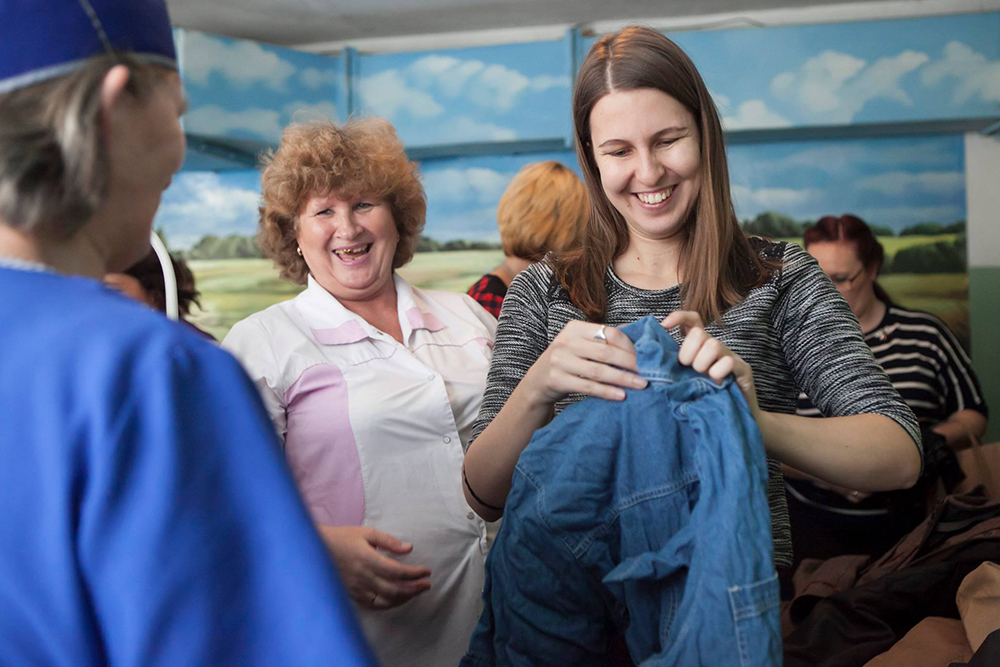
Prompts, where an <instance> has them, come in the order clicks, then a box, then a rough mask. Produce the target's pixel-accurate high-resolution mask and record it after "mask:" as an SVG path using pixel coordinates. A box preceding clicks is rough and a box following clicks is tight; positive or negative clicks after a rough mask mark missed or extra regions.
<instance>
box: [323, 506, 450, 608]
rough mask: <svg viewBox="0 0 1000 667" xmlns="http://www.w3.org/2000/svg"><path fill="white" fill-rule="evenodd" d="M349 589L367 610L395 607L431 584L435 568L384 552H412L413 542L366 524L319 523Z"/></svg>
mask: <svg viewBox="0 0 1000 667" xmlns="http://www.w3.org/2000/svg"><path fill="white" fill-rule="evenodd" d="M317 528H318V529H319V533H320V536H321V537H322V538H323V542H324V543H325V544H326V546H327V548H328V549H329V550H330V553H331V554H333V558H334V560H336V561H337V568H338V569H339V570H340V578H341V579H342V580H343V582H344V585H345V586H346V587H347V592H348V593H349V594H350V595H351V597H352V598H353V599H354V601H355V602H357V603H358V604H359V605H361V606H362V607H365V608H366V609H391V608H393V607H398V606H399V605H401V604H403V603H404V602H408V601H409V600H411V599H412V598H414V597H416V596H417V595H420V594H421V593H423V592H424V591H426V590H428V589H429V588H430V587H431V582H430V576H431V571H430V570H429V569H428V568H426V567H422V566H418V565H403V564H402V563H400V562H398V561H395V560H393V559H392V558H389V557H388V556H386V555H383V554H380V553H379V552H378V550H379V549H384V550H385V551H388V552H389V553H394V554H399V555H403V554H408V553H410V551H412V550H413V545H412V544H408V543H406V542H402V541H400V540H397V539H396V538H395V537H393V536H392V535H389V534H387V533H382V532H379V531H377V530H375V529H374V528H368V527H365V526H323V525H320V526H317Z"/></svg>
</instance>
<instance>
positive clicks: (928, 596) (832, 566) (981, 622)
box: [782, 490, 1000, 667]
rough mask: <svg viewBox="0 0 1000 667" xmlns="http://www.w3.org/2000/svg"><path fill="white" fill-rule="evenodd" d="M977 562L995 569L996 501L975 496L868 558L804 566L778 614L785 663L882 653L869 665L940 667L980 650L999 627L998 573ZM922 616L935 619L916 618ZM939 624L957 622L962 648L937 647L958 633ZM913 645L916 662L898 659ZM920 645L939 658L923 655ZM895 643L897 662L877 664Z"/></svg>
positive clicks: (843, 661) (998, 553) (855, 660)
mask: <svg viewBox="0 0 1000 667" xmlns="http://www.w3.org/2000/svg"><path fill="white" fill-rule="evenodd" d="M985 563H1000V501H990V500H988V499H987V497H986V495H985V494H984V493H982V491H981V490H977V491H974V492H972V493H968V494H965V495H960V496H948V497H947V498H945V499H944V500H943V501H941V502H940V503H939V504H938V505H937V507H935V509H934V510H933V511H932V512H931V513H930V515H929V516H928V517H927V519H926V520H925V521H924V522H923V523H922V524H920V525H919V526H918V527H917V528H916V529H914V530H913V531H912V532H911V533H910V534H909V535H907V536H906V537H904V538H903V539H902V540H901V541H900V542H899V543H897V544H896V546H895V547H893V548H892V549H890V550H889V551H888V552H887V553H886V554H885V555H884V556H882V557H881V558H879V559H878V560H875V561H874V562H872V561H871V559H870V558H869V557H867V556H839V557H836V558H831V559H829V560H826V561H804V562H803V564H802V566H801V567H800V568H799V570H798V571H797V572H796V573H795V577H794V584H795V593H796V594H795V597H794V599H793V600H792V601H791V602H790V603H786V606H785V609H784V614H783V618H782V621H783V626H784V629H785V664H786V666H787V667H806V666H807V665H808V666H809V667H814V666H819V667H854V666H857V667H863V666H864V665H866V664H868V663H869V662H870V661H873V660H875V659H877V658H879V656H882V658H883V662H873V663H872V664H873V665H877V667H890V666H895V665H906V666H907V667H917V666H920V665H928V666H930V665H934V666H935V667H946V666H947V665H948V664H949V662H954V661H964V660H969V659H971V658H972V655H973V653H974V652H975V651H976V650H977V649H979V650H982V649H987V650H989V648H990V646H987V644H990V645H992V642H985V643H984V639H985V637H986V635H988V634H989V633H990V632H991V631H993V630H996V629H998V628H1000V568H997V567H996V566H994V565H989V566H987V567H985V568H982V569H980V568H981V566H983V565H984V564H985ZM973 572H976V574H975V575H974V576H973V577H971V578H970V577H969V575H970V574H972V573H973ZM967 578H968V580H967ZM963 582H966V583H964V584H963ZM960 590H961V591H962V592H963V593H962V596H959V592H960ZM958 598H960V600H961V601H960V602H959V601H956V600H957V599H958ZM960 605H961V606H960ZM963 607H964V608H965V609H966V611H965V614H964V615H963V612H962V608H963ZM932 618H933V619H939V620H931V621H928V620H925V619H932ZM966 618H968V619H969V620H968V623H969V625H967V624H966V623H967V622H966V620H965V619H966ZM941 620H953V621H954V622H955V623H958V624H959V626H961V630H962V634H964V635H965V640H966V642H967V644H965V645H963V646H962V647H961V648H958V649H954V650H950V649H947V648H944V646H945V644H946V643H949V644H952V645H954V644H958V643H959V642H958V639H959V638H960V635H959V633H958V626H956V625H954V623H951V624H944V625H943V624H942V623H941ZM922 622H923V627H922V628H920V627H919V626H920V625H921V624H922ZM945 627H946V629H945ZM935 633H936V634H935ZM942 633H944V634H942ZM950 640H954V641H950ZM917 641H924V642H925V643H924V644H921V645H922V646H924V648H923V649H921V651H920V655H922V656H923V657H924V658H926V660H925V661H924V662H914V661H913V660H912V659H911V658H910V657H909V655H910V654H907V653H904V652H905V651H906V650H907V647H913V646H915V645H916V644H915V642H917ZM996 641H997V642H998V643H1000V638H998V639H997V640H996ZM926 642H930V643H932V644H934V645H936V646H938V647H939V648H940V649H941V654H940V655H941V656H943V657H941V658H939V657H938V656H932V655H931V654H930V653H929V652H928V649H927V648H926ZM897 643H898V644H900V645H899V647H898V654H899V655H902V656H903V658H902V661H895V662H886V660H893V657H892V655H890V653H891V650H892V649H894V648H895V647H896V645H897ZM978 644H981V645H982V646H979V645H978ZM883 654H886V655H883ZM970 664H974V663H970Z"/></svg>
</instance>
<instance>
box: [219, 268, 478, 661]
mask: <svg viewBox="0 0 1000 667" xmlns="http://www.w3.org/2000/svg"><path fill="white" fill-rule="evenodd" d="M393 279H394V281H395V286H396V295H397V304H398V313H399V324H400V328H401V329H402V333H403V341H404V343H403V344H400V343H398V342H397V341H396V340H394V339H393V338H392V336H390V335H388V334H386V333H384V332H382V331H379V330H377V329H375V327H373V326H371V325H370V324H368V322H366V321H365V320H364V319H362V318H361V317H358V316H357V315H355V314H353V313H351V312H350V311H349V310H347V309H346V308H344V307H343V306H342V305H341V304H340V303H339V302H338V301H337V299H336V298H334V297H333V296H332V295H331V294H330V293H329V292H327V291H326V290H325V289H323V288H322V287H321V286H320V285H319V284H318V283H316V282H315V281H314V280H313V279H312V277H310V278H309V282H308V286H307V288H306V290H305V291H304V292H302V293H301V294H300V295H298V296H297V297H295V298H294V299H291V300H289V301H286V302H284V303H279V304H277V305H274V306H271V307H270V308H267V309H266V310H263V311H261V312H259V313H256V314H254V315H251V316H250V317H248V318H246V319H245V320H243V321H241V322H239V323H237V324H236V325H235V326H234V327H233V328H232V330H231V331H230V332H229V335H228V336H226V338H225V340H224V341H223V343H222V345H223V347H225V348H226V349H228V350H229V351H231V352H232V353H233V354H234V355H236V357H237V358H239V359H240V361H241V362H242V363H243V365H244V367H245V368H246V370H247V372H248V373H249V374H250V377H251V378H252V379H253V380H254V382H255V383H256V384H257V387H258V389H259V390H260V393H261V395H262V397H263V399H264V404H265V405H266V406H267V409H268V412H269V413H270V415H271V419H272V420H273V421H274V424H275V427H276V428H277V430H278V433H279V434H280V436H281V438H282V440H283V441H284V450H285V455H286V457H287V458H288V461H289V464H290V466H291V470H292V474H293V475H294V477H295V481H296V483H297V484H298V487H299V489H300V491H301V492H302V495H303V498H304V499H305V503H306V505H307V507H308V508H309V511H310V512H311V513H312V516H313V519H314V520H315V521H316V522H317V523H320V524H325V525H330V526H358V525H364V526H371V527H373V528H376V529H378V530H380V531H383V532H386V533H389V534H390V535H393V536H395V537H397V538H399V539H401V540H403V541H405V542H412V543H413V551H412V552H411V553H410V554H408V555H406V556H402V557H399V560H400V561H401V562H404V563H410V564H415V565H424V566H427V567H429V568H430V569H431V588H430V590H429V591H427V592H426V593H423V594H422V595H419V596H417V597H416V598H414V599H413V600H411V601H409V602H408V603H406V604H404V605H402V606H400V607H397V608H395V609H392V610H388V611H374V612H373V611H367V610H363V609H360V608H359V609H358V614H359V618H360V619H361V622H362V626H363V627H364V629H365V634H366V635H367V637H368V640H369V642H370V643H371V645H372V647H373V649H374V650H375V652H376V654H377V655H378V657H379V660H380V661H381V663H382V664H383V665H386V666H387V667H393V666H395V665H454V664H458V661H459V660H460V658H461V657H462V655H463V654H464V653H465V650H466V648H467V647H468V643H469V637H470V636H471V634H472V630H473V629H474V627H475V624H476V622H477V620H478V619H479V614H480V610H481V599H480V596H481V593H482V588H483V576H484V567H485V560H486V554H487V551H488V548H489V544H488V541H487V530H486V529H487V526H486V524H485V523H484V522H483V521H482V520H481V519H480V518H479V517H478V516H477V515H476V514H475V513H474V512H473V511H472V510H471V509H470V508H469V506H468V504H467V503H466V502H465V496H464V494H463V492H462V476H461V466H462V458H463V453H464V448H465V446H466V445H468V442H469V438H470V436H471V434H472V425H473V422H474V420H475V419H476V415H477V414H478V412H479V404H480V402H481V401H482V397H483V390H484V389H485V386H486V372H487V370H488V369H489V364H490V357H491V353H492V346H493V337H494V334H495V331H496V320H494V319H493V317H492V316H491V315H490V314H489V313H487V312H486V311H485V310H484V309H483V308H482V307H481V306H480V305H479V304H477V303H476V302H475V301H473V300H472V299H471V298H470V297H468V296H467V295H465V294H453V293H448V292H437V291H424V290H421V289H418V288H414V287H411V286H410V285H409V284H408V283H407V282H406V281H405V280H403V279H402V278H400V277H399V276H398V275H395V276H394V277H393Z"/></svg>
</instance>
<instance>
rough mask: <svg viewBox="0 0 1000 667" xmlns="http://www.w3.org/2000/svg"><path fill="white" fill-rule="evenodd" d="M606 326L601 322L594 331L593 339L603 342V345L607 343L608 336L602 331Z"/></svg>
mask: <svg viewBox="0 0 1000 667" xmlns="http://www.w3.org/2000/svg"><path fill="white" fill-rule="evenodd" d="M606 328H607V327H606V326H605V325H603V324H602V325H601V328H600V329H598V330H597V331H595V332H594V340H596V341H597V342H598V343H604V344H605V345H607V344H608V337H607V335H606V334H605V333H604V330H605V329H606Z"/></svg>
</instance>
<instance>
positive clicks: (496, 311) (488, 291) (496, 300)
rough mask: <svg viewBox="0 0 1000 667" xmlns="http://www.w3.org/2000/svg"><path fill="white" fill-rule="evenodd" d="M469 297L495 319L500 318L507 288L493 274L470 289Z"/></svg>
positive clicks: (483, 278)
mask: <svg viewBox="0 0 1000 667" xmlns="http://www.w3.org/2000/svg"><path fill="white" fill-rule="evenodd" d="M468 294H469V296H471V297H472V298H473V299H475V300H476V301H478V302H479V305H481V306H482V307H483V308H485V309H486V310H487V311H488V312H489V313H490V315H492V316H493V317H496V318H499V317H500V304H502V303H503V298H504V296H506V294H507V286H506V285H504V284H503V281H502V280H500V279H499V278H498V277H496V276H495V275H493V274H492V273H487V274H486V275H485V276H483V277H482V278H480V279H479V280H478V281H477V282H476V284H475V285H473V286H472V287H470V288H469V292H468Z"/></svg>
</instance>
